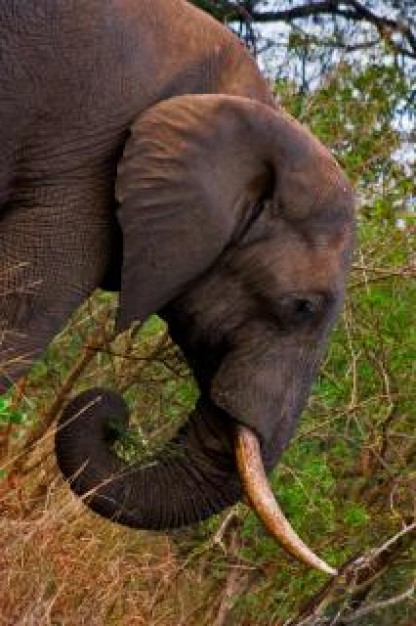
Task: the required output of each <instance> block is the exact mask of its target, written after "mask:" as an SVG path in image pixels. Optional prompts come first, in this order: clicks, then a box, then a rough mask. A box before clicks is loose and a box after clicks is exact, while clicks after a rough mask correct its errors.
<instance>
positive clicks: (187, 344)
mask: <svg viewBox="0 0 416 626" xmlns="http://www.w3.org/2000/svg"><path fill="white" fill-rule="evenodd" d="M116 195H117V199H118V202H119V212H118V218H119V222H120V224H121V227H122V231H123V244H124V257H123V268H122V285H121V293H120V305H119V313H118V328H119V329H120V330H123V329H126V328H127V327H128V326H129V325H130V323H131V322H133V321H134V320H145V319H146V318H147V317H148V316H149V315H150V314H151V313H153V312H158V313H159V314H160V315H161V316H162V317H163V318H164V319H165V320H166V321H167V323H168V325H169V329H170V333H171V336H172V338H173V340H174V341H175V342H177V344H178V345H179V346H180V347H181V349H182V351H183V353H184V355H185V357H186V359H187V361H188V363H189V365H190V367H191V369H192V371H193V372H194V375H195V378H196V380H197V383H198V385H199V388H200V399H199V401H198V403H197V405H196V407H195V410H194V411H193V413H192V415H191V416H190V418H189V420H188V421H187V423H186V425H185V426H184V427H182V428H181V429H180V431H179V432H178V433H177V435H176V436H175V437H174V439H173V441H171V442H170V443H169V444H168V445H167V447H166V450H164V451H163V452H162V453H160V454H159V455H158V456H157V458H155V459H154V460H153V461H152V462H151V463H147V464H146V465H145V466H140V465H134V464H133V465H126V464H125V463H124V462H123V461H121V460H120V459H119V458H117V457H115V456H114V455H113V454H112V452H111V447H110V444H111V442H112V441H114V439H115V437H116V436H117V435H116V433H117V428H115V427H114V423H115V422H114V420H115V418H116V417H118V418H119V419H121V420H126V419H127V410H126V407H125V405H124V402H123V401H122V400H121V399H120V398H119V397H118V396H117V395H115V394H114V393H112V392H109V391H106V390H103V389H95V390H90V391H87V392H85V393H84V394H82V395H81V396H78V397H77V398H75V399H74V400H73V401H72V402H71V403H70V404H69V405H68V406H67V407H66V409H65V411H64V413H63V416H62V418H61V421H60V424H59V427H58V430H57V436H56V444H57V456H58V462H59V465H60V467H61V469H62V471H63V473H64V474H65V476H66V477H67V478H68V479H69V480H70V482H71V487H72V489H73V490H74V491H75V492H76V493H77V494H79V495H81V496H83V497H85V499H86V502H87V504H88V505H89V506H90V507H91V508H92V509H94V510H95V511H97V512H98V513H100V514H102V515H104V516H105V517H107V518H111V519H114V520H116V521H118V522H120V523H122V524H126V525H129V526H132V527H140V528H152V529H162V528H171V527H177V526H181V525H185V524H190V523H193V522H197V521H198V520H202V519H204V518H206V517H208V516H209V515H211V514H213V513H216V512H218V511H220V510H221V509H223V508H224V507H226V506H229V505H231V504H233V503H235V502H236V501H237V500H238V499H239V498H240V497H241V496H242V495H243V492H244V491H245V492H246V495H247V497H248V499H249V500H250V501H251V502H252V503H253V505H254V506H255V508H257V510H258V512H259V514H260V515H261V516H262V517H263V518H264V520H265V523H266V524H267V525H268V527H269V528H272V529H273V530H274V532H275V533H276V534H277V535H278V536H279V537H280V538H281V539H282V537H283V543H286V544H287V545H288V547H289V549H290V550H291V551H292V552H294V553H296V554H298V555H300V556H301V558H304V559H305V560H307V561H308V562H309V563H310V564H313V565H316V566H317V567H321V569H324V570H325V571H333V570H331V569H330V568H328V566H326V565H325V564H324V563H322V562H321V561H320V560H319V559H318V557H315V556H314V555H312V554H311V553H310V552H308V549H307V548H306V546H304V545H303V544H302V543H301V540H300V539H299V538H297V537H296V536H295V535H294V533H293V531H292V530H291V529H290V527H289V528H287V524H288V523H287V522H286V520H284V518H283V519H282V518H281V517H280V514H281V512H280V510H279V509H278V507H277V505H276V504H275V503H273V502H272V503H270V501H269V497H270V494H269V493H268V492H267V485H266V484H265V479H264V471H266V472H267V471H270V470H271V469H272V468H273V467H274V466H275V464H276V462H277V460H278V458H279V455H280V454H281V452H282V451H283V450H284V448H285V446H286V445H287V443H288V442H289V440H290V437H291V435H292V433H293V431H294V428H295V426H296V422H297V419H298V417H299V414H300V413H301V411H302V408H303V407H304V404H305V401H306V399H307V396H308V393H309V391H310V387H311V383H312V381H313V378H314V376H315V374H316V370H317V366H318V364H319V361H320V359H321V357H322V354H323V350H324V347H325V343H326V340H327V336H328V332H329V330H330V328H331V326H332V325H333V323H334V320H335V318H336V315H337V313H338V312H339V310H340V306H341V303H342V298H343V293H344V289H345V277H346V272H347V270H348V266H349V261H350V253H351V247H352V241H353V230H354V228H353V196H352V191H351V188H350V186H349V184H348V182H347V180H346V179H345V177H344V175H343V173H342V171H341V169H340V167H339V166H338V164H337V163H336V161H335V159H334V158H333V157H332V156H331V155H330V154H329V152H328V151H327V150H326V149H325V148H324V147H323V146H322V145H321V144H320V143H319V142H318V141H317V140H316V139H315V138H314V137H313V136H312V135H311V134H310V133H309V132H308V131H307V130H306V129H305V128H304V127H302V126H301V125H300V124H299V123H298V122H296V121H295V120H294V119H292V118H291V117H290V116H289V115H287V114H286V113H284V112H282V111H281V110H279V109H274V108H271V107H268V106H265V105H263V104H261V103H257V102H255V101H252V100H249V99H246V98H240V97H234V96H224V95H200V96H196V95H192V96H180V97H176V98H172V99H171V100H166V101H163V102H161V103H159V104H157V105H154V106H153V107H152V108H150V109H149V110H148V111H146V112H145V113H143V114H142V115H141V116H140V117H139V118H138V119H137V121H136V122H135V124H134V125H133V127H132V130H131V136H130V138H129V139H128V141H127V144H126V147H125V151H124V155H123V157H122V159H121V162H120V164H119V168H118V176H117V182H116ZM235 450H237V462H236V452H235ZM237 466H238V467H237ZM273 509H274V512H273ZM270 515H271V517H270ZM314 559H315V560H314Z"/></svg>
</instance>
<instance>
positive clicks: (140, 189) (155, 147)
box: [116, 95, 275, 331]
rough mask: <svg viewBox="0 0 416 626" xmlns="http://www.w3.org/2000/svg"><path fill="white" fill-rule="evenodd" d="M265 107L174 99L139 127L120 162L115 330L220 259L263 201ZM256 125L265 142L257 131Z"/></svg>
mask: <svg viewBox="0 0 416 626" xmlns="http://www.w3.org/2000/svg"><path fill="white" fill-rule="evenodd" d="M271 115H273V116H275V113H274V111H273V110H272V109H269V108H268V107H266V106H265V105H262V104H259V103H255V102H252V101H251V100H248V99H246V98H239V97H233V96H218V95H192V96H179V97H176V98H172V99H171V100H167V101H163V102H161V103H159V104H157V105H155V106H154V107H153V108H152V109H150V110H148V111H147V112H145V113H144V114H143V115H142V116H141V117H139V118H138V119H137V121H136V122H135V123H134V125H133V127H132V129H131V136H130V138H129V139H128V141H127V143H126V146H125V150H124V154H123V157H122V159H121V161H120V163H119V167H118V175H117V181H116V197H117V200H118V202H119V205H120V206H119V210H118V219H119V222H120V225H121V228H122V232H123V244H124V251H123V267H122V283H121V293H120V307H119V313H118V321H117V326H118V329H119V330H120V331H122V330H125V329H126V328H127V327H128V326H129V325H130V324H131V323H132V322H133V321H143V320H144V319H146V318H147V317H148V316H149V315H150V314H151V313H152V312H156V311H158V310H160V309H161V308H162V307H163V306H164V305H165V304H166V303H168V302H170V301H171V300H172V299H174V298H175V297H176V296H177V295H179V294H180V293H181V292H182V291H183V290H185V289H186V287H187V286H188V285H189V284H190V283H191V281H192V280H193V279H194V278H196V277H199V276H200V275H201V274H202V273H203V272H204V271H206V270H207V269H208V268H209V267H210V265H211V264H212V263H213V261H214V260H215V259H216V258H217V257H218V255H220V254H221V252H222V250H223V249H224V248H225V246H226V245H227V243H228V242H229V241H230V239H231V238H232V236H233V233H234V232H235V231H236V230H237V229H238V228H239V227H241V223H242V221H244V216H245V213H246V212H247V211H249V210H250V209H251V208H252V206H253V205H254V204H255V203H256V201H258V199H259V197H261V196H262V195H263V194H264V184H265V183H264V181H265V178H267V165H266V163H265V162H264V161H262V160H261V159H259V158H258V156H256V145H258V143H259V142H267V128H268V127H269V126H270V123H269V120H270V116H271ZM262 118H264V124H263V126H264V136H263V137H259V135H258V126H259V122H261V120H262Z"/></svg>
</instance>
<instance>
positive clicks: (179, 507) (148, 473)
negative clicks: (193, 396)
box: [56, 389, 241, 530]
mask: <svg viewBox="0 0 416 626" xmlns="http://www.w3.org/2000/svg"><path fill="white" fill-rule="evenodd" d="M127 421H128V411H127V407H126V405H125V403H124V401H123V400H122V399H121V398H120V397H119V396H118V395H117V394H115V393H113V392H109V391H108V390H104V389H94V390H89V391H87V392H85V393H83V394H81V395H80V396H77V397H76V398H75V399H74V400H72V402H70V403H69V404H68V405H67V407H66V408H65V410H64V412H63V415H62V417H61V419H60V422H59V424H58V428H57V433H56V453H57V459H58V464H59V467H60V469H61V470H62V472H63V474H64V476H65V477H66V478H67V479H68V481H69V482H70V485H71V488H72V490H73V491H74V492H75V493H76V494H77V495H79V496H81V497H82V498H83V499H85V500H86V502H87V504H88V506H89V507H90V508H91V509H93V510H94V511H96V512H97V513H99V514H100V515H103V516H104V517H106V518H109V519H112V520H113V521H117V522H119V523H121V524H124V525H127V526H131V527H134V528H147V529H153V530H159V529H166V528H175V527H180V526H184V525H187V524H192V523H195V522H197V521H200V520H203V519H205V518H207V517H209V516H210V515H212V514H214V513H217V512H219V511H220V510H222V509H223V508H224V507H226V506H230V505H232V504H234V503H235V502H237V501H238V500H239V498H240V497H241V486H240V481H239V478H238V475H237V473H236V469H235V461H234V455H233V448H232V435H231V432H229V430H230V425H227V421H228V420H227V419H225V416H224V415H222V412H221V411H219V410H218V409H216V408H215V407H214V406H213V405H212V404H210V403H209V402H208V401H203V400H200V401H199V402H198V404H197V407H196V408H195V410H194V412H193V413H192V415H191V417H190V419H189V420H188V421H187V423H186V424H185V426H184V427H183V428H181V429H180V430H179V431H178V433H177V434H176V436H175V437H174V438H173V440H172V441H171V442H169V444H168V445H167V446H166V448H165V449H164V450H163V451H162V452H161V453H159V454H158V455H157V456H155V457H154V458H153V459H151V460H150V461H148V462H145V463H143V464H140V463H139V464H132V465H129V464H128V463H126V462H124V461H123V460H122V459H120V458H119V457H118V456H117V455H116V454H115V453H114V451H113V450H112V446H113V444H114V443H115V441H116V440H117V438H118V436H119V434H120V432H121V431H122V430H123V429H124V428H125V427H126V426H127Z"/></svg>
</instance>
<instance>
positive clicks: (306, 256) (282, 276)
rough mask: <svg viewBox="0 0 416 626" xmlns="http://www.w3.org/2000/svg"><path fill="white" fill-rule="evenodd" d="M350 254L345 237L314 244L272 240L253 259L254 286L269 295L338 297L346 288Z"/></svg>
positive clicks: (292, 239) (300, 239)
mask: <svg viewBox="0 0 416 626" xmlns="http://www.w3.org/2000/svg"><path fill="white" fill-rule="evenodd" d="M348 250H349V247H348V246H347V245H346V241H345V238H342V237H340V238H337V239H336V240H333V239H332V238H331V239H328V238H324V237H322V238H321V239H320V240H319V241H318V242H316V241H315V242H314V243H311V242H310V241H308V240H307V239H305V238H304V237H301V236H296V235H294V236H291V237H290V238H288V239H286V240H285V241H281V240H278V241H273V240H269V241H266V242H263V243H262V245H259V247H258V250H257V254H253V255H252V256H251V262H250V263H249V265H250V267H249V269H248V273H249V274H250V276H251V281H250V282H255V283H257V285H259V286H261V287H262V288H264V289H265V290H267V291H268V292H269V293H277V294H281V293H284V292H291V291H299V292H302V291H304V292H308V291H311V292H313V291H317V292H318V291H321V292H334V293H337V292H339V291H341V290H342V289H343V286H344V277H345V274H346V269H347V263H348V258H347V257H348ZM253 252H254V251H253Z"/></svg>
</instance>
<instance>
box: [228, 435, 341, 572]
mask: <svg viewBox="0 0 416 626" xmlns="http://www.w3.org/2000/svg"><path fill="white" fill-rule="evenodd" d="M235 453H236V461H237V468H238V472H239V475H240V479H241V482H242V485H243V489H244V492H245V495H246V497H247V499H248V501H249V503H250V504H251V506H252V508H253V510H254V511H255V512H256V514H257V515H258V517H259V519H260V520H261V521H262V523H263V525H264V526H265V528H266V529H267V530H268V531H269V532H270V534H271V535H272V536H273V537H274V538H275V539H276V541H277V542H278V543H279V544H280V545H281V546H282V548H283V549H284V550H286V552H288V553H289V554H291V555H292V556H294V557H295V558H297V559H299V560H300V561H302V562H304V563H305V564H306V565H309V566H310V567H312V568H315V569H318V570H320V571H322V572H324V573H325V574H329V575H331V576H336V575H337V571H336V570H335V569H333V568H332V567H331V566H330V565H328V564H327V563H325V561H323V560H322V559H320V558H319V557H318V556H317V555H316V554H315V553H314V552H313V551H312V550H311V549H310V548H309V547H308V546H307V545H306V544H305V543H304V542H303V541H302V539H301V538H300V537H299V536H298V535H297V533H296V532H295V531H294V529H293V528H292V526H291V525H290V523H289V521H288V520H287V519H286V517H285V515H284V513H283V511H282V509H281V508H280V506H279V504H278V503H277V501H276V499H275V497H274V495H273V492H272V490H271V488H270V485H269V482H268V480H267V476H266V473H265V471H264V467H263V461H262V457H261V451H260V443H259V440H258V438H257V436H256V435H255V434H254V433H253V432H252V431H251V430H250V429H249V428H247V427H246V426H242V425H237V427H236V437H235Z"/></svg>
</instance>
